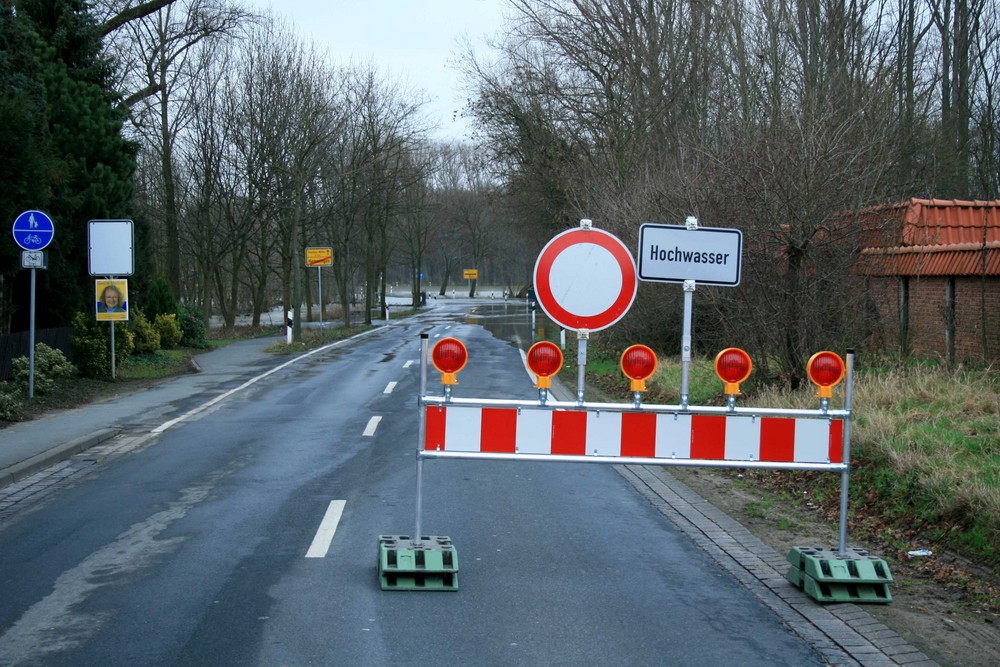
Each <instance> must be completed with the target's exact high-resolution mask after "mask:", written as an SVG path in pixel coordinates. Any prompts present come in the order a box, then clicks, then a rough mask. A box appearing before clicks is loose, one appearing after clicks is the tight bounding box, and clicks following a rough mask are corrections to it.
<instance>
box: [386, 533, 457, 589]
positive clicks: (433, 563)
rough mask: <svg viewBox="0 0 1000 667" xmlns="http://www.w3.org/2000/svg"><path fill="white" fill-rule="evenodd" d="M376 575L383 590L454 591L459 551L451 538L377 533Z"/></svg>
mask: <svg viewBox="0 0 1000 667" xmlns="http://www.w3.org/2000/svg"><path fill="white" fill-rule="evenodd" d="M378 577H379V582H380V583H381V585H382V590H383V591H457V590H458V552H457V551H455V547H454V546H453V545H452V543H451V539H449V538H447V537H442V536H439V535H431V536H424V537H422V538H421V539H420V543H419V544H415V543H414V541H413V539H411V538H410V536H409V535H379V536H378Z"/></svg>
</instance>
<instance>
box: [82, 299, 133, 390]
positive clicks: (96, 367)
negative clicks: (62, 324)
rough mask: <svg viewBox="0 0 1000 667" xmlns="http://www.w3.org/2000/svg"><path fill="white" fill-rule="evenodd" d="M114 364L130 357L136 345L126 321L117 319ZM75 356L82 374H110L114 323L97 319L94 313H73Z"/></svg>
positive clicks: (102, 375)
mask: <svg viewBox="0 0 1000 667" xmlns="http://www.w3.org/2000/svg"><path fill="white" fill-rule="evenodd" d="M114 326H115V365H116V366H117V365H120V364H123V363H124V362H125V360H126V359H128V358H129V355H130V354H132V351H133V350H134V349H135V341H134V336H133V335H132V332H131V331H129V330H128V326H127V322H115V323H114ZM73 329H74V331H73V343H72V347H73V356H74V357H76V365H77V367H78V368H79V369H80V374H81V375H83V376H84V377H89V378H104V377H109V376H110V375H111V354H110V348H111V327H109V326H107V325H106V324H105V323H104V322H98V321H96V320H95V319H94V317H93V315H88V314H87V313H77V314H76V315H75V316H74V317H73Z"/></svg>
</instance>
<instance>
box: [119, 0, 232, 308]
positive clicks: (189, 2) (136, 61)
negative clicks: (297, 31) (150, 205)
mask: <svg viewBox="0 0 1000 667" xmlns="http://www.w3.org/2000/svg"><path fill="white" fill-rule="evenodd" d="M157 4H158V3H149V4H148V5H146V6H145V9H153V8H154V7H156V6H157ZM122 12H124V13H125V14H128V12H129V10H122ZM122 12H120V13H119V14H118V16H122V15H123V13H122ZM133 13H134V12H133ZM249 17H250V15H249V14H248V13H247V12H246V11H245V10H243V9H240V8H234V7H232V6H230V5H228V4H227V3H226V2H225V1H224V0H185V1H184V2H171V3H163V4H162V7H160V8H157V9H156V11H154V12H151V13H144V12H139V13H138V14H136V16H135V17H134V18H132V19H130V20H128V21H123V22H121V23H120V26H119V27H121V29H120V30H117V31H115V32H113V33H112V37H113V43H114V47H115V49H116V52H117V53H119V54H121V60H122V62H123V63H124V64H125V65H126V68H123V70H122V73H123V77H124V78H123V81H122V85H123V87H124V90H126V91H128V93H127V95H126V103H127V104H128V105H130V106H131V108H132V122H133V124H134V127H135V130H136V132H137V134H138V135H139V136H140V137H142V139H143V140H144V141H146V142H147V143H148V144H149V145H150V146H155V150H156V153H157V154H158V155H159V158H160V166H161V174H160V176H161V179H162V186H161V194H162V198H161V199H160V201H158V202H157V210H158V211H159V212H160V216H159V221H160V222H161V223H162V225H163V229H164V234H163V236H164V239H165V241H166V247H165V254H164V264H165V266H163V267H161V270H162V271H163V273H164V274H165V275H166V278H167V283H168V284H169V285H170V287H171V289H172V290H173V292H174V295H175V296H177V297H181V296H182V290H181V247H180V236H181V234H180V217H179V201H178V185H177V183H176V178H177V173H176V170H177V165H176V164H175V157H174V150H175V147H176V144H177V141H178V138H179V136H180V134H181V133H182V132H183V131H184V129H185V128H186V127H187V126H188V124H189V123H190V122H191V119H192V115H193V109H192V107H191V104H190V95H189V89H188V86H189V84H190V82H191V80H192V77H193V76H195V74H196V73H195V71H194V66H195V64H196V63H198V62H203V61H199V59H198V58H197V57H195V56H196V53H195V50H196V49H197V48H198V47H199V46H200V45H201V44H202V43H203V42H204V41H205V40H210V39H213V38H216V37H229V36H232V35H234V34H235V33H236V31H237V29H238V28H239V27H240V25H241V24H242V23H243V22H244V21H246V20H247V19H248V18H249ZM110 21H112V22H113V21H114V19H110Z"/></svg>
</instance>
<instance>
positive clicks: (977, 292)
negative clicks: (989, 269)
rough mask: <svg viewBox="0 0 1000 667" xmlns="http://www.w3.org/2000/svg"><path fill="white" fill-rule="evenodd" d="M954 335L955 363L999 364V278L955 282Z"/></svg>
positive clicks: (964, 279)
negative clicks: (984, 347)
mask: <svg viewBox="0 0 1000 667" xmlns="http://www.w3.org/2000/svg"><path fill="white" fill-rule="evenodd" d="M984 320H985V321H984ZM984 329H985V333H986V337H985V346H986V350H985V354H984V350H983V343H984V341H983V332H984ZM955 333H956V335H955V358H956V359H957V360H958V361H976V362H986V363H992V362H996V361H1000V278H997V277H988V278H987V279H986V280H985V281H983V279H982V278H973V277H968V278H966V277H962V278H956V279H955Z"/></svg>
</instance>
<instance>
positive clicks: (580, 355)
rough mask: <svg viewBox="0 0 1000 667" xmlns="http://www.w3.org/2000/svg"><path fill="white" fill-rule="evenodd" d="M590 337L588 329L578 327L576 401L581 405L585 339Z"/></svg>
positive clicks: (585, 354)
mask: <svg viewBox="0 0 1000 667" xmlns="http://www.w3.org/2000/svg"><path fill="white" fill-rule="evenodd" d="M588 338H590V331H589V330H588V329H580V330H579V331H577V332H576V341H577V350H576V363H577V373H576V402H577V403H578V404H579V405H583V387H584V379H585V376H586V370H587V339H588Z"/></svg>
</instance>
